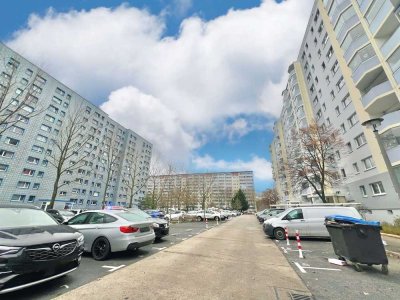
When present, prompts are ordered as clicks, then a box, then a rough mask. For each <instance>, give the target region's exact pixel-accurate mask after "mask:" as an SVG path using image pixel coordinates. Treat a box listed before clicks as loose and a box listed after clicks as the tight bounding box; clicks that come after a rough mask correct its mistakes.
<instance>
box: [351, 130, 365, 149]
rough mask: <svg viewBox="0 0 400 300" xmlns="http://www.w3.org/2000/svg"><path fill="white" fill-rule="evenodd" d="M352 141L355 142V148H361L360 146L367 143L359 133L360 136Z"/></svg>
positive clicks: (362, 134)
mask: <svg viewBox="0 0 400 300" xmlns="http://www.w3.org/2000/svg"><path fill="white" fill-rule="evenodd" d="M354 141H355V142H356V145H357V147H361V146H362V145H365V144H366V143H367V140H366V139H365V135H364V133H361V134H360V135H358V136H356V137H355V138H354Z"/></svg>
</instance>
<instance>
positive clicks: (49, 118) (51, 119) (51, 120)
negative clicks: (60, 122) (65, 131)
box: [44, 115, 56, 123]
mask: <svg viewBox="0 0 400 300" xmlns="http://www.w3.org/2000/svg"><path fill="white" fill-rule="evenodd" d="M44 119H45V120H46V121H49V122H51V123H54V121H55V120H56V119H55V118H54V117H52V116H50V115H45V116H44Z"/></svg>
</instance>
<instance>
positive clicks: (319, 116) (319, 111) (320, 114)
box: [317, 110, 322, 120]
mask: <svg viewBox="0 0 400 300" xmlns="http://www.w3.org/2000/svg"><path fill="white" fill-rule="evenodd" d="M321 117H322V111H321V110H318V112H317V120H319V119H321Z"/></svg>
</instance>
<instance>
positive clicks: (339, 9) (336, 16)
mask: <svg viewBox="0 0 400 300" xmlns="http://www.w3.org/2000/svg"><path fill="white" fill-rule="evenodd" d="M350 4H351V3H350V0H344V1H343V2H342V3H340V4H339V5H338V6H336V8H335V11H334V12H333V14H332V18H331V21H332V24H333V26H335V25H336V22H337V20H338V19H339V17H340V15H341V13H342V12H343V11H344V10H345V8H347V7H348V6H349V5H350Z"/></svg>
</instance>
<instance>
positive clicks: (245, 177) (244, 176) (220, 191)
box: [147, 171, 255, 208]
mask: <svg viewBox="0 0 400 300" xmlns="http://www.w3.org/2000/svg"><path fill="white" fill-rule="evenodd" d="M239 189H241V190H242V191H243V192H244V194H245V196H246V199H247V201H248V203H249V205H250V206H251V207H254V197H255V192H254V179H253V171H241V172H217V173H193V174H173V175H160V176H156V177H154V178H152V179H151V180H149V181H148V185H147V194H149V195H152V194H157V195H159V198H160V199H161V202H162V203H161V205H169V206H178V201H177V200H178V198H180V199H181V200H180V204H179V206H181V208H184V207H185V203H184V200H183V199H184V198H185V197H186V198H191V199H190V200H191V201H190V207H192V208H201V206H202V203H203V199H204V200H205V202H206V206H207V207H219V208H228V207H230V204H231V199H232V198H233V196H234V195H235V193H236V192H237V191H238V190H239Z"/></svg>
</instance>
